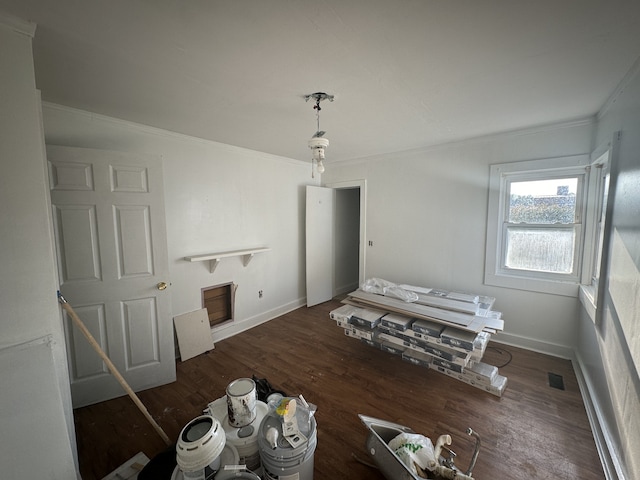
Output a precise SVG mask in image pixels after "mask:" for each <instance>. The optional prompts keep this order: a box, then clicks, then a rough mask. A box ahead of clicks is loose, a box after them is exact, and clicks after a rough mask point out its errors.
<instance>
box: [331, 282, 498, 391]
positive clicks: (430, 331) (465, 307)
mask: <svg viewBox="0 0 640 480" xmlns="http://www.w3.org/2000/svg"><path fill="white" fill-rule="evenodd" d="M401 287H402V288H404V289H406V290H408V291H412V292H415V293H417V295H418V299H417V300H416V301H415V302H406V301H404V300H400V299H398V298H394V297H392V296H386V295H383V294H377V293H370V292H365V291H363V290H361V289H358V290H356V291H354V292H351V293H350V294H349V295H347V297H346V298H345V299H344V300H343V301H342V303H344V304H345V305H343V306H341V307H339V308H337V309H335V310H333V311H332V312H331V313H330V317H331V319H332V320H334V321H336V323H337V325H338V326H339V327H341V328H343V329H344V332H345V335H347V336H348V337H352V338H355V339H359V340H360V341H362V342H365V343H367V344H368V345H370V346H372V347H375V348H380V349H382V350H384V351H387V352H390V353H394V354H397V355H401V356H402V358H403V360H406V361H407V362H410V363H413V364H415V365H421V366H424V367H427V368H430V369H433V370H435V371H437V372H439V373H442V374H445V375H448V376H450V377H453V378H456V379H457V380H460V381H462V382H465V383H467V384H469V385H472V386H474V387H476V388H479V389H481V390H484V391H487V392H489V393H491V394H493V395H496V396H502V393H503V392H504V390H505V388H506V385H507V378H506V377H504V376H502V375H500V374H499V373H498V368H497V367H495V366H492V365H489V364H486V363H484V362H482V357H483V355H484V352H485V349H486V347H487V344H488V343H489V339H490V338H491V335H492V334H493V333H496V332H498V331H502V330H503V328H504V320H502V319H501V316H502V314H501V313H500V312H495V311H493V310H492V307H493V304H494V302H495V298H493V297H484V296H480V295H473V294H466V293H459V292H449V291H446V290H440V289H437V290H436V289H429V288H423V287H413V286H410V285H402V286H401Z"/></svg>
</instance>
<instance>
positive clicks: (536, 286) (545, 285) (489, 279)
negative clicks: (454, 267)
mask: <svg viewBox="0 0 640 480" xmlns="http://www.w3.org/2000/svg"><path fill="white" fill-rule="evenodd" d="M484 283H485V284H486V285H492V286H494V287H504V288H513V289H516V290H526V291H528V292H538V293H548V294H550V295H562V296H565V297H578V284H576V283H571V282H558V281H552V280H540V279H535V278H526V277H518V276H514V275H498V274H491V273H488V274H486V275H485V277H484Z"/></svg>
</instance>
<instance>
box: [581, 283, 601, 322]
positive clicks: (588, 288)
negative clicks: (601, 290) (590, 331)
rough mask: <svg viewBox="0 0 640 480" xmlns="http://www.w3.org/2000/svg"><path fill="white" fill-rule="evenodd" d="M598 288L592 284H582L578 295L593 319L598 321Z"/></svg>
mask: <svg viewBox="0 0 640 480" xmlns="http://www.w3.org/2000/svg"><path fill="white" fill-rule="evenodd" d="M596 293H597V292H596V289H595V288H594V287H593V286H592V285H580V291H579V294H578V297H579V298H580V303H582V306H583V307H584V310H585V312H587V315H589V318H590V319H591V321H592V322H593V323H594V324H595V323H597V312H598V308H597V306H596Z"/></svg>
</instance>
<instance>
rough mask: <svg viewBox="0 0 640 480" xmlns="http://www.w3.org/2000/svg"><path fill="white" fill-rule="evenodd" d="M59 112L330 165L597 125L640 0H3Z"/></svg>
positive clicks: (630, 49) (636, 26) (636, 39)
mask: <svg viewBox="0 0 640 480" xmlns="http://www.w3.org/2000/svg"><path fill="white" fill-rule="evenodd" d="M0 12H4V13H8V14H10V15H14V16H18V17H20V18H22V19H25V20H29V21H32V22H34V23H36V24H37V29H36V33H35V38H34V41H33V49H34V62H35V72H36V83H37V87H38V88H39V89H40V90H41V91H42V98H43V100H45V101H48V102H53V103H57V104H61V105H65V106H69V107H74V108H78V109H82V110H86V111H90V112H94V113H99V114H103V115H108V116H111V117H116V118H120V119H124V120H128V121H132V122H137V123H141V124H145V125H150V126H154V127H159V128H162V129H166V130H170V131H174V132H179V133H183V134H187V135H191V136H195V137H200V138H204V139H210V140H214V141H218V142H222V143H226V144H230V145H237V146H241V147H246V148H250V149H254V150H258V151H262V152H267V153H272V154H275V155H280V156H284V157H289V158H294V159H300V160H307V159H310V151H309V149H308V147H307V140H308V139H309V138H311V136H312V135H313V134H314V133H315V131H316V126H317V125H316V116H315V111H314V109H313V104H314V102H313V101H310V102H305V100H304V96H305V95H307V94H310V93H314V92H326V93H328V94H332V95H335V101H334V102H328V101H324V102H322V103H321V108H322V111H321V113H320V127H321V130H325V131H326V132H327V133H326V137H327V138H329V139H330V142H331V143H330V146H329V148H328V149H327V153H326V155H327V159H326V163H327V164H330V163H331V162H333V161H340V160H348V159H353V158H361V157H366V156H371V155H378V154H385V153H391V152H398V151H403V150H410V149H417V148H423V147H427V146H430V145H436V144H442V143H447V142H451V141H457V140H462V139H467V138H471V137H477V136H481V135H486V134H491V133H497V132H503V131H508V130H514V129H520V128H525V127H531V126H538V125H544V124H549V123H555V122H559V121H570V120H575V119H581V118H585V117H588V116H591V115H594V114H596V113H597V112H598V110H599V109H600V108H601V107H602V106H603V105H604V104H605V102H606V101H607V99H608V98H609V97H610V96H611V94H612V93H613V92H614V91H615V90H616V88H617V87H618V85H619V84H620V82H621V81H622V80H623V79H624V77H625V75H626V74H627V73H628V72H629V71H630V70H631V69H632V67H633V66H634V64H635V62H636V60H637V59H638V56H639V55H640V2H638V1H637V0H628V1H627V0H607V1H605V0H600V1H596V0H537V1H525V0H482V1H480V0H313V1H312V0H226V1H223V0H109V1H108V0H55V1H52V0H0Z"/></svg>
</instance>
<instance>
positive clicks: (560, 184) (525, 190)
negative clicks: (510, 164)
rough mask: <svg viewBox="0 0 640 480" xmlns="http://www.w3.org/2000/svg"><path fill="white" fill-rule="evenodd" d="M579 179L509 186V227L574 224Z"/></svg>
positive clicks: (527, 182)
mask: <svg viewBox="0 0 640 480" xmlns="http://www.w3.org/2000/svg"><path fill="white" fill-rule="evenodd" d="M577 188H578V178H577V177H572V178H555V179H551V180H533V181H526V182H511V184H510V189H509V214H508V218H507V221H508V222H510V223H523V222H524V223H533V224H536V223H537V224H554V223H565V224H566V223H574V222H575V218H576V189H577Z"/></svg>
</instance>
